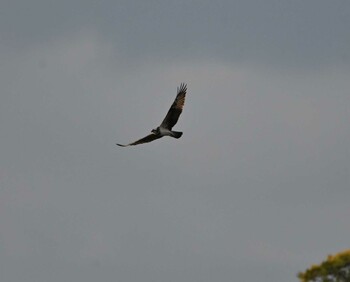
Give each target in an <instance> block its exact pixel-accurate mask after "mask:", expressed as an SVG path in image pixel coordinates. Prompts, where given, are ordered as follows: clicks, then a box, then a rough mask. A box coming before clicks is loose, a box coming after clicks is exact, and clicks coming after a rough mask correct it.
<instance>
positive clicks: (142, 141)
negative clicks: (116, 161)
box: [117, 133, 161, 147]
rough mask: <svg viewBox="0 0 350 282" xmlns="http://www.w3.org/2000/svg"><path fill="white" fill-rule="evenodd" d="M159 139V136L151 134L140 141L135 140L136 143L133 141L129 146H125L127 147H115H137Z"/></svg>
mask: <svg viewBox="0 0 350 282" xmlns="http://www.w3.org/2000/svg"><path fill="white" fill-rule="evenodd" d="M160 137H161V136H159V135H156V134H154V133H151V134H150V135H147V136H146V137H143V138H141V139H140V140H137V141H135V142H133V143H130V144H127V145H122V144H117V145H118V146H121V147H127V146H134V145H138V144H143V143H148V142H152V141H153V140H156V139H159V138H160Z"/></svg>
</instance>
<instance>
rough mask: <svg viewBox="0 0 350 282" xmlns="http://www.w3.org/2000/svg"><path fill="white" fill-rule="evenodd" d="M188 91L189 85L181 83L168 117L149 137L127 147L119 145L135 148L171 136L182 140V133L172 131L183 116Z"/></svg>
mask: <svg viewBox="0 0 350 282" xmlns="http://www.w3.org/2000/svg"><path fill="white" fill-rule="evenodd" d="M186 91H187V85H186V84H185V83H181V85H180V87H178V88H177V95H176V98H175V101H174V103H173V104H172V105H171V107H170V109H169V111H168V113H167V115H166V116H165V118H164V120H163V121H162V123H161V125H160V126H158V127H157V128H156V129H152V131H151V132H152V133H151V134H150V135H147V136H146V137H143V138H142V139H140V140H137V141H135V142H132V143H130V144H127V145H122V144H117V145H118V146H121V147H127V146H133V145H138V144H143V143H148V142H152V141H153V140H156V139H159V138H162V137H163V136H171V137H174V138H176V139H178V138H180V137H181V136H182V132H179V131H172V130H171V129H172V128H173V126H174V125H175V124H176V123H177V121H178V119H179V116H180V115H181V112H182V108H183V106H184V104H185V97H186Z"/></svg>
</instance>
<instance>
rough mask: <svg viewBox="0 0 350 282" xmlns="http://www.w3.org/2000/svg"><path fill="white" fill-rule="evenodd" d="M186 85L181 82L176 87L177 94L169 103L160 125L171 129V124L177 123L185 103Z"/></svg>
mask: <svg viewBox="0 0 350 282" xmlns="http://www.w3.org/2000/svg"><path fill="white" fill-rule="evenodd" d="M186 91H187V85H186V84H185V83H181V85H180V87H178V88H177V95H176V98H175V101H174V103H173V104H172V105H171V107H170V109H169V111H168V113H167V115H166V116H165V118H164V120H163V122H162V124H161V125H160V126H161V127H164V128H167V129H169V130H171V129H172V128H173V126H174V125H175V124H176V123H177V121H178V119H179V116H180V115H181V113H182V109H183V107H184V104H185V97H186Z"/></svg>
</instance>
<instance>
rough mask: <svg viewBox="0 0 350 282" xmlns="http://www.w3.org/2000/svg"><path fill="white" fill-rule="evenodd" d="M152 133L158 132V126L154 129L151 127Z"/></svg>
mask: <svg viewBox="0 0 350 282" xmlns="http://www.w3.org/2000/svg"><path fill="white" fill-rule="evenodd" d="M152 133H153V134H158V133H159V126H158V127H157V128H156V129H152Z"/></svg>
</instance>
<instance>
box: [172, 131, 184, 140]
mask: <svg viewBox="0 0 350 282" xmlns="http://www.w3.org/2000/svg"><path fill="white" fill-rule="evenodd" d="M171 133H172V135H171V136H172V137H174V138H176V139H179V138H180V137H181V136H182V132H180V131H172V132H171Z"/></svg>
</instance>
